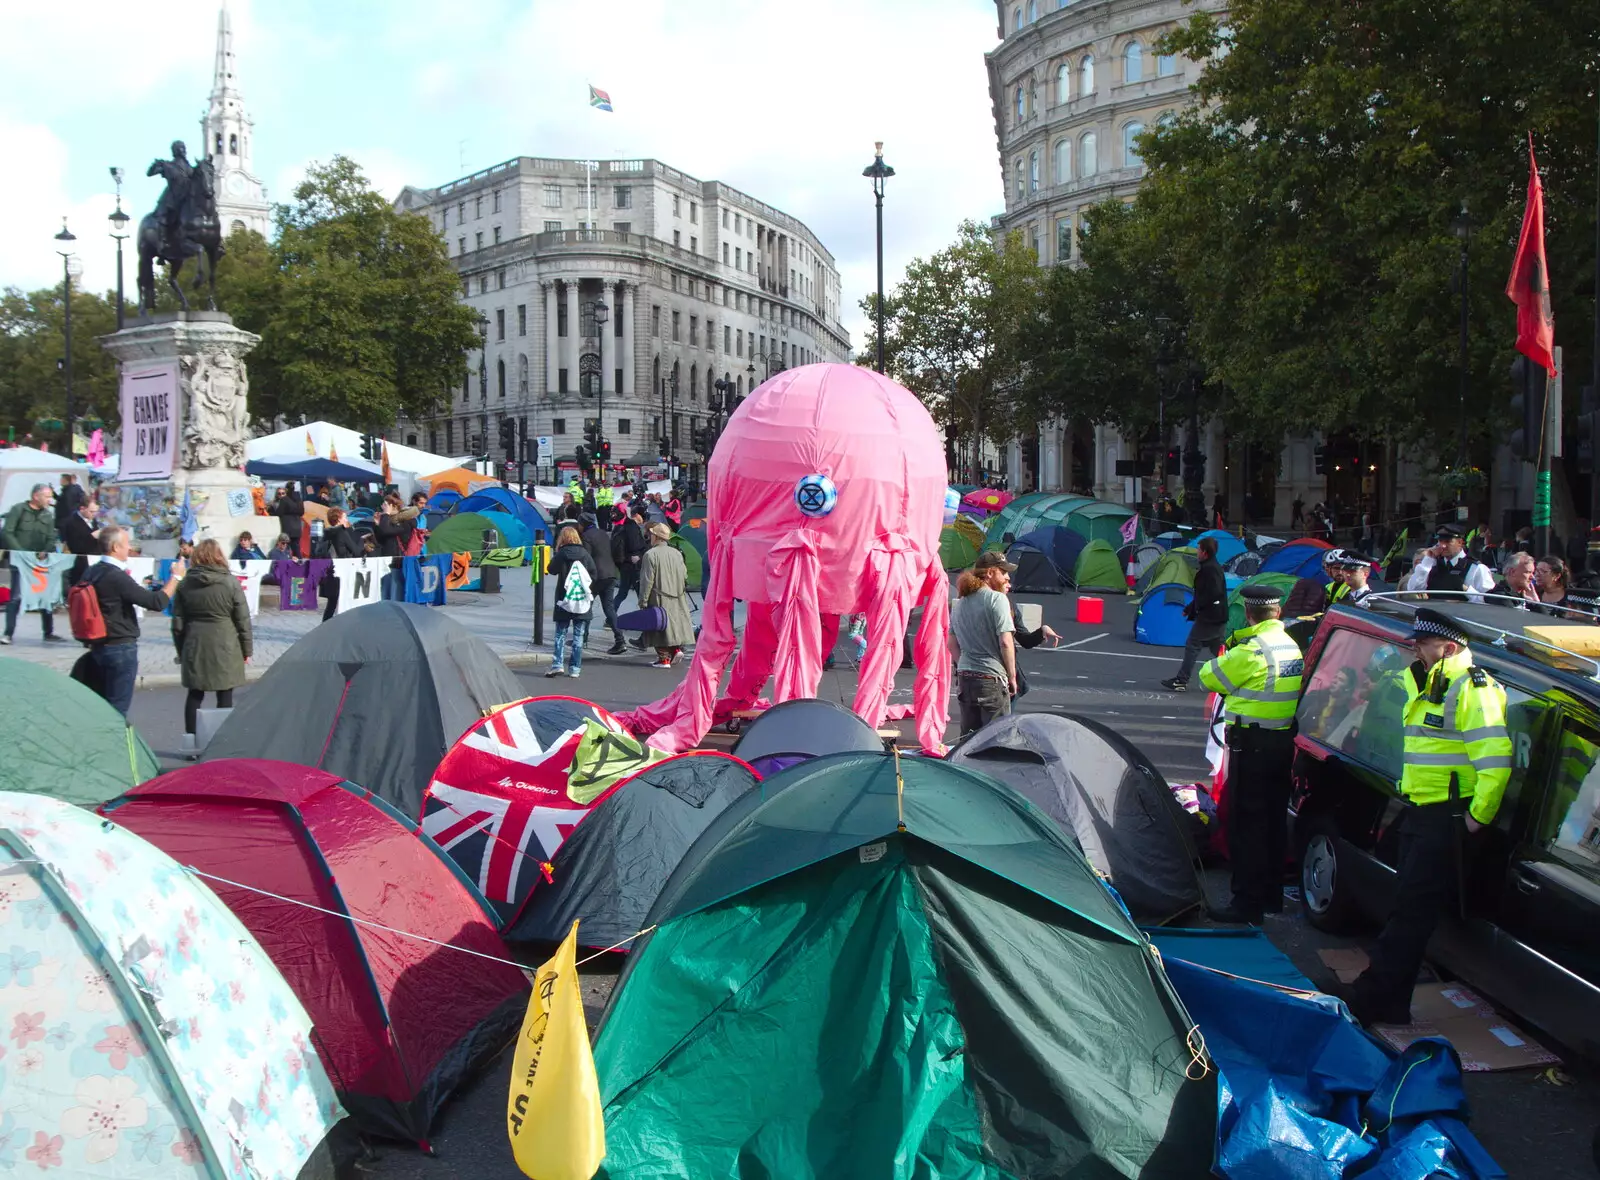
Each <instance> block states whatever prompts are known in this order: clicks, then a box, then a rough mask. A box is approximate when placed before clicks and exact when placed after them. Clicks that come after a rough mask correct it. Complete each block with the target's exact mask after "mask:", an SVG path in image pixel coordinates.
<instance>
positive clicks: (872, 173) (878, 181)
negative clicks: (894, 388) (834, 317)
mask: <svg viewBox="0 0 1600 1180" xmlns="http://www.w3.org/2000/svg"><path fill="white" fill-rule="evenodd" d="M872 146H873V151H874V153H875V154H874V155H873V158H872V163H871V164H869V165H868V166H867V167H865V168H863V169H862V170H861V175H863V176H866V177H870V178H871V180H872V195H873V196H874V197H875V198H876V199H877V205H878V307H877V312H878V366H877V368H878V372H880V373H881V372H883V186H884V182H885V181H886V180H888V179H889V177H891V176H893V175H894V169H893V168H891V167H889V165H887V164H885V163H884V162H883V140H881V139H880V140H878V142H877V143H875V144H873V145H872Z"/></svg>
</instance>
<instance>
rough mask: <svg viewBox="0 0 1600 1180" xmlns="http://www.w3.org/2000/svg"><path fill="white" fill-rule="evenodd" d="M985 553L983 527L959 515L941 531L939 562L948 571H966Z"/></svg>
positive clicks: (967, 517) (969, 518)
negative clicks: (979, 555) (980, 554)
mask: <svg viewBox="0 0 1600 1180" xmlns="http://www.w3.org/2000/svg"><path fill="white" fill-rule="evenodd" d="M981 552H983V526H982V525H980V524H978V522H977V521H975V520H973V519H972V517H970V516H963V515H960V514H958V515H957V516H956V518H955V520H953V521H951V522H950V523H949V524H947V525H945V526H944V528H942V529H940V530H939V560H940V562H941V563H942V564H943V565H944V568H945V569H947V570H964V569H966V568H967V567H968V566H970V565H971V564H972V563H973V562H975V561H977V560H978V554H979V553H981Z"/></svg>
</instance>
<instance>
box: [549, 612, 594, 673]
mask: <svg viewBox="0 0 1600 1180" xmlns="http://www.w3.org/2000/svg"><path fill="white" fill-rule="evenodd" d="M588 639H589V620H588V619H557V620H556V642H555V654H554V655H553V656H551V658H550V664H551V667H554V668H559V669H561V670H562V671H564V672H566V673H567V674H568V675H569V676H576V675H577V674H578V673H579V672H581V671H582V670H583V645H584V644H585V643H586V642H587V641H588ZM569 646H570V647H571V648H572V654H571V655H568V656H566V658H565V659H563V658H562V657H563V655H564V654H565V653H566V650H567V648H568V647H569Z"/></svg>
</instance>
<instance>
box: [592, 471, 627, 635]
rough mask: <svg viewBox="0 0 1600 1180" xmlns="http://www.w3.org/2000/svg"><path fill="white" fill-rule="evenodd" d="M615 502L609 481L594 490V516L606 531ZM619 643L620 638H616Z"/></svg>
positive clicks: (615, 496)
mask: <svg viewBox="0 0 1600 1180" xmlns="http://www.w3.org/2000/svg"><path fill="white" fill-rule="evenodd" d="M616 502H617V493H616V491H615V489H613V488H612V486H611V485H610V484H609V483H602V484H601V485H600V486H599V487H598V488H596V489H595V491H594V506H595V516H596V517H598V518H599V522H600V527H601V528H602V529H606V530H607V531H609V530H610V528H611V522H612V520H613V513H612V506H613V505H614V504H615V503H616ZM618 642H619V643H620V642H621V640H618Z"/></svg>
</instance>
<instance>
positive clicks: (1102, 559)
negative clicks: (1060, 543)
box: [1072, 541, 1128, 594]
mask: <svg viewBox="0 0 1600 1180" xmlns="http://www.w3.org/2000/svg"><path fill="white" fill-rule="evenodd" d="M1072 584H1073V585H1074V586H1076V587H1077V588H1078V593H1080V594H1085V593H1090V592H1096V593H1102V594H1126V593H1127V592H1128V575H1126V574H1125V573H1123V572H1122V563H1121V562H1120V561H1118V560H1117V551H1116V550H1115V549H1113V548H1112V547H1111V546H1110V545H1108V544H1107V543H1106V542H1104V541H1090V542H1089V543H1088V544H1087V545H1085V546H1084V547H1083V552H1082V553H1080V554H1078V564H1077V565H1075V566H1074V567H1073V569H1072Z"/></svg>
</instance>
